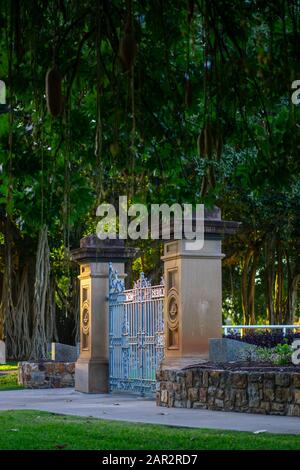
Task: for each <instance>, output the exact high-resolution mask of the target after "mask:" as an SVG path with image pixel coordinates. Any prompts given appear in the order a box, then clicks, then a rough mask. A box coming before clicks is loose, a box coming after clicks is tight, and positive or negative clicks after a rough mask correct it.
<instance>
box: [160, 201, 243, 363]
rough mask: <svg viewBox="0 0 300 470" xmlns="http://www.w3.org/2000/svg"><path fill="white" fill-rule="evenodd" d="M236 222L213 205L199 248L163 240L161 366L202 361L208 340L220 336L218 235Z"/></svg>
mask: <svg viewBox="0 0 300 470" xmlns="http://www.w3.org/2000/svg"><path fill="white" fill-rule="evenodd" d="M237 227H238V223H236V222H225V221H222V220H221V214H220V211H219V210H218V209H215V210H214V211H212V212H207V211H205V219H204V231H205V233H204V246H203V248H202V249H200V250H190V249H187V247H188V245H187V243H190V242H187V241H186V240H168V241H165V243H164V256H163V257H162V259H163V261H164V279H165V301H164V325H165V346H166V349H165V359H164V361H163V364H162V366H163V367H167V368H170V367H179V368H180V367H184V366H185V365H190V364H193V363H199V362H203V361H206V360H208V353H209V339H210V338H221V337H222V266H221V262H222V258H223V256H224V255H223V254H222V250H221V239H222V236H223V235H224V234H225V233H234V232H235V231H236V229H237Z"/></svg>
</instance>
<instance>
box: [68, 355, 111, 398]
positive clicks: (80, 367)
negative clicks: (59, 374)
mask: <svg viewBox="0 0 300 470" xmlns="http://www.w3.org/2000/svg"><path fill="white" fill-rule="evenodd" d="M108 389H109V385H108V361H106V360H103V359H99V360H97V359H84V358H79V359H78V361H77V362H76V365H75V390H76V391H77V392H83V393H108Z"/></svg>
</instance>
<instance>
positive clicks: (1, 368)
mask: <svg viewBox="0 0 300 470" xmlns="http://www.w3.org/2000/svg"><path fill="white" fill-rule="evenodd" d="M17 369H18V363H17V362H7V363H6V364H0V372H2V371H6V370H17Z"/></svg>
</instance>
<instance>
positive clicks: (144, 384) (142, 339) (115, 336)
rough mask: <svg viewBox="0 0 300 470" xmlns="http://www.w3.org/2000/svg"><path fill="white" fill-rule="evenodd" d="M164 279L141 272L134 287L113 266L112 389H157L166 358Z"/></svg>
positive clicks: (143, 391)
mask: <svg viewBox="0 0 300 470" xmlns="http://www.w3.org/2000/svg"><path fill="white" fill-rule="evenodd" d="M163 298H164V284H163V282H162V283H161V284H159V285H156V286H151V283H150V282H149V281H148V280H147V279H146V278H145V276H144V274H143V273H141V275H140V278H139V280H138V281H137V282H135V284H134V287H133V289H130V290H125V287H124V281H123V280H121V279H120V278H119V277H118V273H117V272H116V271H114V270H113V267H112V264H110V266H109V383H110V390H111V391H127V392H132V393H139V394H142V395H152V394H154V392H155V374H156V369H157V368H158V366H159V364H160V362H161V361H162V359H163V357H164V328H163Z"/></svg>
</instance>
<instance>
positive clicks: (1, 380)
mask: <svg viewBox="0 0 300 470" xmlns="http://www.w3.org/2000/svg"><path fill="white" fill-rule="evenodd" d="M22 388H24V387H22V386H21V385H18V378H17V372H13V373H12V374H7V375H0V392H1V391H3V390H19V389H22Z"/></svg>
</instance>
